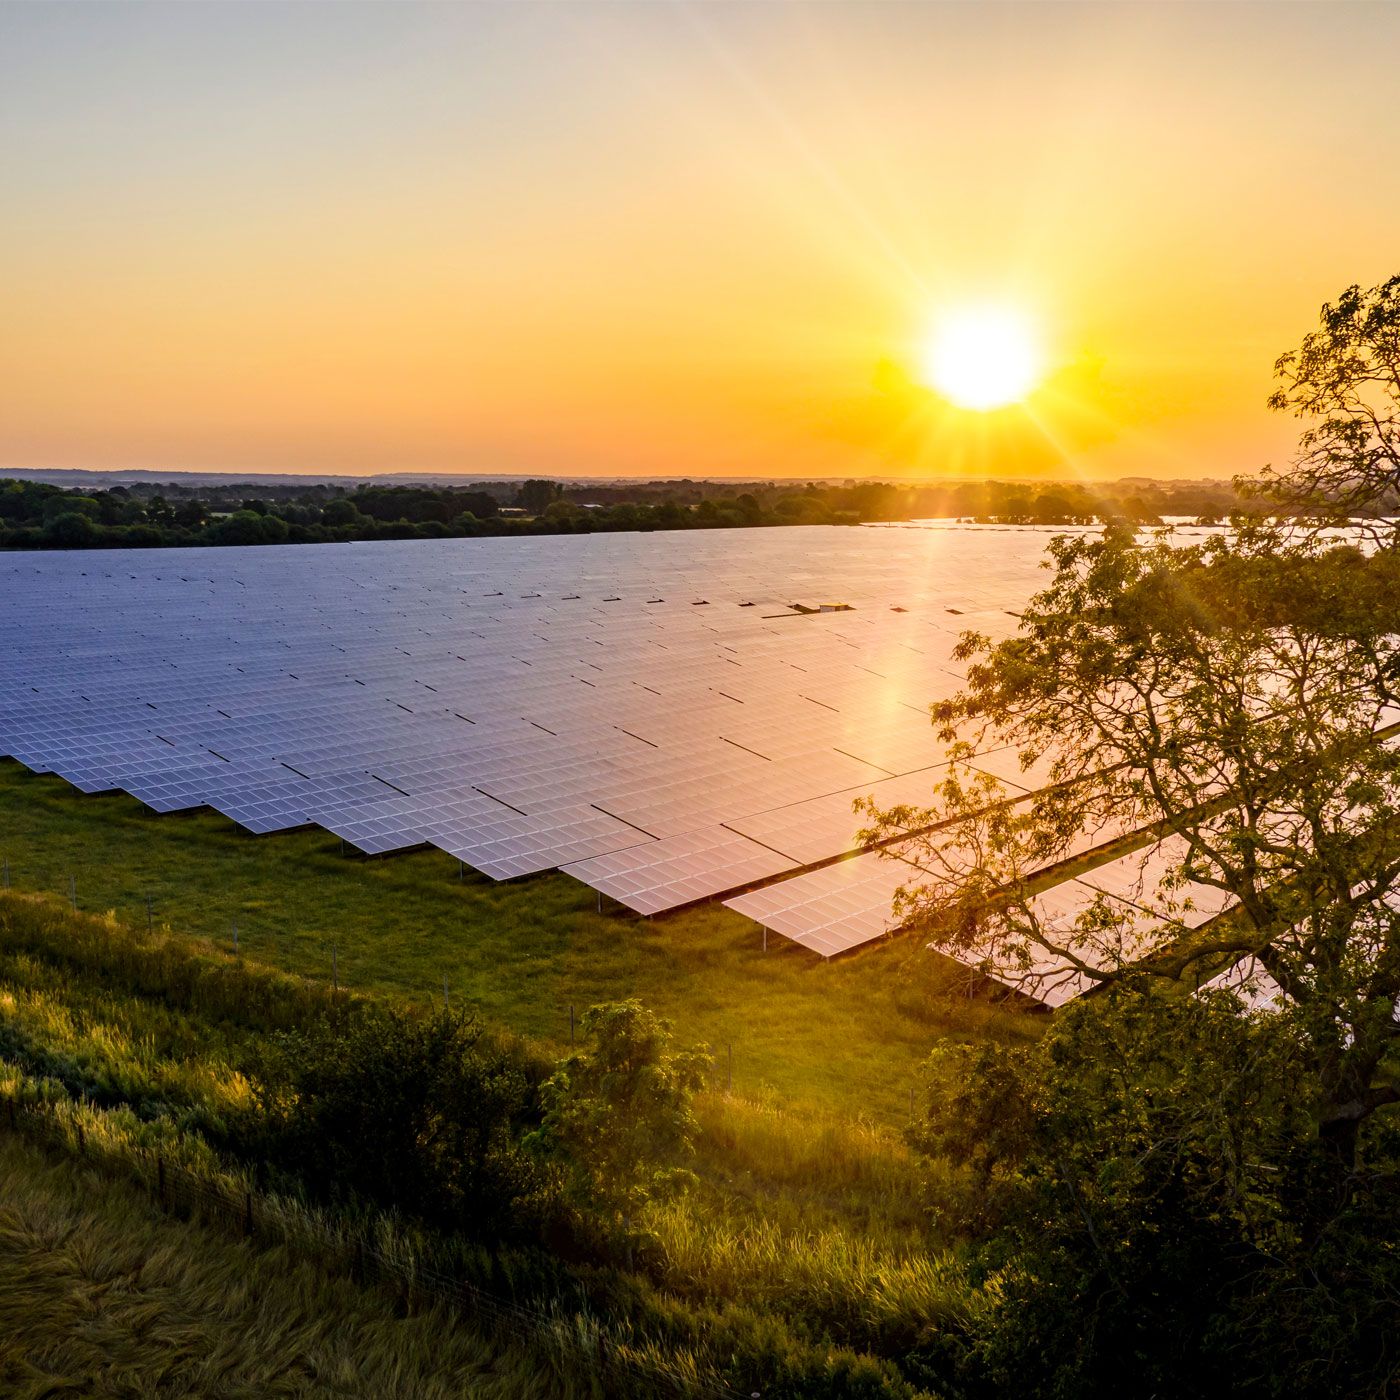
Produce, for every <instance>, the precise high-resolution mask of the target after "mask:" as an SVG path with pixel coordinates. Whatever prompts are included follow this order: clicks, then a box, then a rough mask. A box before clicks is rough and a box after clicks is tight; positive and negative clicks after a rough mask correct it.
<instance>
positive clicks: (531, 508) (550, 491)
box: [515, 479, 564, 515]
mask: <svg viewBox="0 0 1400 1400" xmlns="http://www.w3.org/2000/svg"><path fill="white" fill-rule="evenodd" d="M563 498H564V488H563V487H562V486H561V485H560V484H559V483H558V482H557V481H543V480H539V479H535V480H531V481H523V482H521V483H520V489H519V490H518V491H517V492H516V493H515V503H516V505H518V506H519V507H520V508H521V509H522V510H526V511H528V512H529V513H530V514H531V515H543V514H544V513H545V511H546V510H548V509H549V507H550V505H551V504H552V503H553V502H555V501H560V500H563Z"/></svg>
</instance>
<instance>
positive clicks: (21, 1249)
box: [0, 1136, 592, 1400]
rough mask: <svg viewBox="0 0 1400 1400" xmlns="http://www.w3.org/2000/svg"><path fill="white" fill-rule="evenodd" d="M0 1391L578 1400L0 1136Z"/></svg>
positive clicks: (446, 1327) (563, 1384)
mask: <svg viewBox="0 0 1400 1400" xmlns="http://www.w3.org/2000/svg"><path fill="white" fill-rule="evenodd" d="M0 1180H3V1182H4V1186H5V1191H4V1199H3V1201H0V1392H3V1393H4V1394H5V1395H6V1396H9V1397H11V1400H38V1397H41V1396H44V1397H51V1396H60V1395H72V1396H78V1395H84V1396H93V1395H109V1396H117V1395H126V1396H137V1395H142V1396H152V1395H169V1396H181V1395H204V1396H214V1395H218V1396H224V1397H229V1400H233V1398H234V1397H246V1398H247V1400H254V1397H259V1400H261V1397H274V1396H276V1397H313V1396H345V1395H383V1396H390V1395H392V1396H396V1397H403V1400H439V1398H440V1400H449V1397H452V1400H457V1398H458V1397H462V1396H479V1397H482V1400H530V1397H535V1396H540V1395H558V1396H570V1395H580V1396H586V1395H590V1394H591V1393H592V1390H591V1387H590V1385H589V1382H588V1381H587V1379H586V1378H579V1380H578V1384H577V1386H576V1385H575V1384H574V1383H573V1381H571V1379H570V1377H569V1376H568V1375H566V1374H562V1373H560V1372H559V1371H558V1370H557V1369H555V1368H552V1367H549V1366H548V1364H547V1363H546V1362H545V1361H544V1360H542V1359H540V1358H536V1357H533V1356H527V1355H526V1354H525V1353H524V1352H522V1351H521V1350H519V1349H517V1348H514V1347H506V1346H503V1345H500V1344H497V1343H494V1342H492V1341H489V1340H487V1339H485V1338H483V1337H481V1336H479V1335H477V1334H475V1333H473V1332H472V1330H471V1328H470V1327H469V1326H467V1325H465V1324H464V1323H463V1322H462V1320H461V1319H459V1318H451V1319H449V1318H448V1317H446V1316H444V1315H442V1314H441V1313H439V1312H436V1311H432V1310H425V1311H422V1312H418V1313H409V1314H407V1315H405V1314H404V1312H403V1311H402V1309H401V1308H400V1307H399V1306H397V1305H396V1304H395V1303H394V1302H392V1301H391V1300H390V1299H389V1297H388V1296H387V1295H384V1294H381V1293H379V1292H377V1291H375V1290H373V1289H365V1288H361V1287H358V1286H357V1285H355V1284H353V1283H351V1282H349V1281H347V1280H346V1279H343V1278H336V1277H333V1276H331V1275H328V1274H326V1273H324V1272H322V1271H321V1270H320V1269H319V1268H318V1267H317V1266H316V1265H314V1264H312V1263H310V1262H309V1261H308V1260H306V1259H305V1258H302V1257H300V1256H299V1255H297V1254H296V1253H295V1252H293V1251H291V1250H288V1249H286V1248H281V1247H274V1248H268V1247H261V1246H254V1245H251V1244H249V1243H246V1242H244V1241H241V1240H237V1239H234V1238H232V1237H230V1236H228V1235H227V1234H225V1233H223V1232H222V1231H221V1230H219V1229H218V1228H216V1227H206V1226H201V1225H200V1224H198V1223H196V1222H186V1221H177V1220H172V1219H170V1218H168V1217H166V1216H163V1215H162V1214H161V1213H160V1212H159V1211H158V1210H157V1209H156V1207H155V1206H154V1204H153V1203H152V1202H151V1201H150V1199H149V1198H148V1197H146V1196H145V1195H144V1194H142V1193H141V1192H139V1191H137V1190H134V1189H132V1188H130V1187H128V1186H125V1185H123V1184H122V1183H120V1182H116V1181H113V1180H112V1179H111V1177H109V1176H105V1175H100V1174H98V1173H97V1172H95V1171H94V1170H92V1169H91V1168H88V1167H85V1166H83V1165H81V1164H79V1163H75V1162H73V1161H71V1160H60V1159H58V1158H56V1157H53V1156H51V1155H49V1154H47V1153H45V1152H43V1151H42V1150H40V1149H38V1148H36V1147H34V1146H32V1145H31V1144H28V1143H25V1142H22V1141H20V1140H18V1139H16V1138H13V1137H9V1136H6V1137H4V1138H3V1139H0Z"/></svg>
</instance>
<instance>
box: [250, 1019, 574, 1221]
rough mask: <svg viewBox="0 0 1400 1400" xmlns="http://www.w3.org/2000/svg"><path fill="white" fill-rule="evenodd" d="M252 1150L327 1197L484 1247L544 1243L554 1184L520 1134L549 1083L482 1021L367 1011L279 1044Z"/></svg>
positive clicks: (534, 1118) (264, 1084)
mask: <svg viewBox="0 0 1400 1400" xmlns="http://www.w3.org/2000/svg"><path fill="white" fill-rule="evenodd" d="M258 1068H259V1080H260V1083H259V1085H258V1086H257V1088H256V1090H255V1094H256V1098H257V1108H256V1110H255V1111H254V1112H253V1114H252V1115H251V1116H250V1117H249V1119H248V1120H247V1121H246V1123H245V1124H244V1125H243V1128H242V1130H241V1133H240V1134H239V1137H240V1149H241V1151H243V1152H244V1153H246V1154H248V1155H251V1156H254V1157H261V1158H262V1159H263V1160H265V1161H266V1162H268V1163H269V1164H271V1165H273V1166H274V1167H276V1168H277V1169H278V1170H279V1171H281V1172H284V1173H286V1174H288V1175H290V1176H292V1177H294V1178H295V1179H296V1180H297V1181H299V1182H300V1183H301V1184H302V1185H303V1187H304V1188H305V1189H306V1191H307V1192H308V1193H309V1194H310V1195H311V1196H312V1197H314V1198H320V1199H323V1200H328V1201H331V1202H339V1203H346V1202H356V1201H358V1202H361V1203H365V1204H373V1205H375V1206H378V1207H380V1208H384V1209H390V1210H398V1211H402V1212H403V1213H404V1214H406V1215H409V1216H411V1217H414V1218H416V1219H419V1220H421V1221H423V1222H424V1223H426V1224H429V1225H432V1226H435V1227H438V1228H441V1229H446V1230H450V1231H454V1232H458V1233H460V1234H462V1235H464V1236H466V1237H467V1238H469V1239H473V1240H477V1241H498V1240H506V1239H520V1238H528V1237H531V1236H537V1235H538V1234H539V1233H540V1232H541V1230H543V1229H544V1228H545V1227H546V1226H547V1225H548V1223H549V1221H550V1220H551V1218H552V1215H553V1208H554V1199H555V1195H556V1190H555V1182H554V1175H553V1173H552V1172H551V1171H550V1169H549V1166H548V1164H547V1163H542V1162H540V1161H539V1160H538V1159H537V1158H535V1157H534V1156H532V1155H531V1154H529V1153H527V1152H526V1151H525V1150H524V1149H523V1147H522V1146H521V1136H522V1135H523V1133H524V1132H525V1131H526V1130H528V1129H529V1128H530V1127H532V1126H534V1124H535V1123H537V1122H538V1106H539V1105H538V1085H539V1078H540V1076H539V1073H538V1071H537V1070H536V1069H535V1067H534V1066H532V1065H531V1064H530V1063H529V1062H528V1061H526V1060H525V1058H524V1057H523V1055H521V1054H519V1053H517V1052H514V1051H512V1050H510V1049H508V1048H506V1047H504V1046H503V1045H502V1044H501V1043H500V1042H499V1041H497V1040H496V1039H495V1038H493V1037H492V1036H490V1035H489V1034H488V1033H487V1032H486V1031H485V1029H484V1028H483V1027H482V1025H481V1024H480V1022H478V1021H477V1020H476V1019H475V1018H473V1017H470V1016H467V1015H462V1014H454V1013H450V1012H446V1011H443V1012H440V1013H438V1014H437V1015H435V1016H432V1017H430V1018H426V1019H425V1018H419V1017H416V1016H412V1015H410V1014H408V1013H405V1012H400V1011H396V1010H392V1009H388V1008H382V1007H376V1006H371V1005H368V1004H362V1005H358V1006H354V1007H351V1008H347V1009H345V1010H344V1011H343V1012H340V1013H338V1014H335V1015H332V1016H327V1017H325V1018H323V1019H321V1020H320V1021H319V1022H314V1023H312V1024H311V1025H310V1026H309V1027H307V1028H306V1029H303V1030H298V1031H292V1032H285V1033H283V1034H282V1035H280V1036H278V1037H276V1039H275V1041H274V1044H273V1047H272V1049H271V1050H270V1052H269V1053H268V1054H267V1056H266V1059H265V1060H264V1062H263V1063H262V1064H261V1065H260V1066H259V1067H258Z"/></svg>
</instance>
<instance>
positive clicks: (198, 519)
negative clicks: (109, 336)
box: [0, 479, 1245, 549]
mask: <svg viewBox="0 0 1400 1400" xmlns="http://www.w3.org/2000/svg"><path fill="white" fill-rule="evenodd" d="M1244 505H1245V502H1243V501H1242V500H1241V498H1240V496H1239V494H1238V492H1237V491H1236V490H1235V488H1234V487H1233V486H1230V485H1227V484H1223V483H1219V482H1201V483H1179V484H1173V485H1163V484H1154V483H1150V482H1140V481H1127V482H1118V483H1104V484H1101V485H1089V484H1085V483H1050V484H1043V485H1042V484H1024V483H1006V482H994V481H982V482H958V483H929V484H918V485H912V484H908V483H891V482H852V483H840V484H832V483H821V482H809V483H806V484H805V485H792V484H782V483H773V482H768V483H763V482H754V483H733V484H726V483H723V482H638V483H636V484H617V483H614V484H608V485H577V484H575V485H570V484H568V483H565V482H559V481H549V480H544V479H535V480H530V481H525V482H522V483H519V484H512V483H485V484H483V485H482V486H472V487H465V486H426V485H425V486H411V485H383V484H378V483H369V484H366V485H363V486H359V487H356V488H354V489H353V490H346V489H345V488H344V487H334V486H328V485H325V484H322V483H310V484H308V485H305V486H297V485H285V484H281V485H276V486H273V485H259V486H254V485H248V484H245V485H241V486H240V485H230V486H209V487H202V486H201V487H196V488H191V487H187V486H180V485H177V484H175V483H171V484H170V485H168V486H164V487H152V486H123V485H118V486H113V487H111V488H109V489H106V490H97V489H91V488H79V489H64V488H62V487H59V486H55V485H51V484H48V483H43V482H35V481H22V480H15V479H10V480H3V479H0V548H5V549H89V548H140V549H147V548H160V547H162V546H171V545H185V546H188V545H257V544H320V543H329V542H336V541H339V542H345V541H351V540H400V539H449V538H459V539H460V538H471V537H476V536H482V535H538V534H591V533H595V532H610V531H646V530H687V529H740V528H748V527H756V526H781V525H856V524H860V523H862V522H867V521H901V520H918V519H930V518H947V517H952V518H956V519H960V520H969V521H978V522H983V523H996V524H1040V525H1062V524H1089V523H1092V522H1095V521H1124V522H1129V523H1133V524H1139V525H1147V524H1155V523H1158V522H1160V521H1161V520H1162V519H1163V518H1164V517H1181V518H1185V519H1189V520H1200V521H1205V522H1216V521H1219V520H1221V519H1222V518H1224V517H1225V516H1227V515H1228V514H1229V513H1230V512H1231V511H1234V510H1239V509H1241V508H1242V507H1243V506H1244Z"/></svg>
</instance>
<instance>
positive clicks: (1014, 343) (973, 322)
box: [920, 305, 1042, 412]
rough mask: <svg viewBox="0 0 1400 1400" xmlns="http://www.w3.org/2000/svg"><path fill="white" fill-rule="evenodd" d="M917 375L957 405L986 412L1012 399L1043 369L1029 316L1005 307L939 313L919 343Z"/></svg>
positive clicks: (1032, 385) (1016, 399) (1025, 391)
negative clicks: (919, 372) (920, 348)
mask: <svg viewBox="0 0 1400 1400" xmlns="http://www.w3.org/2000/svg"><path fill="white" fill-rule="evenodd" d="M920 370H921V375H922V378H923V381H924V383H925V384H927V385H928V387H929V388H930V389H935V390H937V392H938V393H940V394H942V395H943V397H944V398H946V399H949V400H951V402H953V403H955V404H957V405H958V407H959V408H971V409H976V410H978V411H982V412H985V411H986V410H988V409H993V408H1004V407H1005V406H1006V405H1007V404H1012V403H1017V402H1019V401H1020V400H1021V399H1023V398H1025V396H1026V395H1027V394H1028V393H1030V391H1031V390H1032V389H1034V388H1035V386H1036V383H1037V382H1038V381H1039V379H1040V377H1041V373H1042V357H1041V352H1040V344H1039V338H1038V337H1037V335H1036V332H1035V327H1034V326H1033V325H1032V324H1031V322H1030V320H1029V319H1028V318H1027V317H1026V316H1024V315H1022V314H1021V313H1020V312H1018V311H1016V310H1014V309H1013V308H1010V307H1005V306H987V305H979V306H964V307H959V308H957V309H953V310H949V311H947V312H944V313H943V314H942V315H940V316H938V317H937V318H936V319H935V320H934V323H933V326H932V328H931V329H930V330H929V333H928V335H927V336H926V338H925V340H924V344H923V352H922V359H921V364H920Z"/></svg>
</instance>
